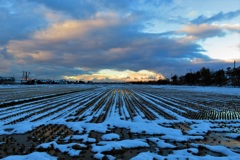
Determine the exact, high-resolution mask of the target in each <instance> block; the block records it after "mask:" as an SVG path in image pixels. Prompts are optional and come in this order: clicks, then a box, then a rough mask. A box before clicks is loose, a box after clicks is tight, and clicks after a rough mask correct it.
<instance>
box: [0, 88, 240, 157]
mask: <svg viewBox="0 0 240 160" xmlns="http://www.w3.org/2000/svg"><path fill="white" fill-rule="evenodd" d="M0 158H2V159H6V160H9V159H35V160H36V159H41V160H42V159H110V160H112V159H133V160H138V159H144V160H146V159H216V160H217V159H232V160H236V159H240V88H224V87H193V86H151V85H130V84H118V85H31V86H26V85H19V86H18V85H10V86H0Z"/></svg>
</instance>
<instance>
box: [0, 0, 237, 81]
mask: <svg viewBox="0 0 240 160" xmlns="http://www.w3.org/2000/svg"><path fill="white" fill-rule="evenodd" d="M239 7H240V1H239V0H231V1H228V0H221V1H218V0H210V1H206V0H203V1H201V3H199V2H196V1H194V0H192V1H188V2H187V3H185V1H181V0H176V1H174V0H173V1H170V0H153V1H151V0H131V1H130V0H121V1H110V0H96V1H95V0H94V1H91V0H61V1H59V0H46V1H42V0H0V24H1V25H0V76H12V75H14V76H15V77H17V78H19V77H20V76H21V73H22V71H25V70H27V71H30V72H31V73H32V74H31V76H32V78H51V79H62V78H71V79H76V80H80V79H81V80H92V79H93V80H94V81H124V80H156V79H158V78H161V77H162V75H163V76H164V77H167V78H169V77H170V75H171V74H179V75H181V74H185V73H186V72H189V71H190V70H191V71H194V70H197V69H200V68H201V67H203V66H205V67H210V68H212V69H222V68H223V69H225V68H226V67H228V66H230V65H232V64H231V63H232V61H233V59H236V60H238V61H239V58H240V51H239V49H240V48H239V46H240V33H239V32H240V24H239V23H240V8H239ZM231 36H232V37H238V38H239V39H238V38H234V39H232V40H231V42H230V41H229V40H228V38H229V37H231ZM214 38H218V39H220V40H221V41H224V40H226V43H224V44H222V43H221V45H219V44H220V42H219V43H217V42H216V43H215V42H214V41H213V42H211V40H212V39H214ZM208 41H210V42H211V48H210V49H206V48H209V46H208V44H207V43H206V42H208ZM221 47H222V51H223V50H224V51H225V50H227V49H228V48H230V47H231V49H229V53H220V52H219V58H213V56H212V55H211V53H212V52H216V51H217V50H219V48H220V49H221ZM227 51H228V50H227ZM215 54H216V53H215ZM229 55H231V56H232V58H229V57H227V56H229ZM225 56H226V57H225ZM114 73H115V74H117V75H121V74H122V76H120V77H119V76H115V75H114ZM131 76H132V77H131ZM91 77H92V79H91ZM130 77H131V78H130Z"/></svg>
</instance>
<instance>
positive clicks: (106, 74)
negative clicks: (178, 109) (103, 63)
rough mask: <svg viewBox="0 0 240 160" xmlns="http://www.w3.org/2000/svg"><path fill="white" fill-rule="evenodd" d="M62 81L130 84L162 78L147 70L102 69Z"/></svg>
mask: <svg viewBox="0 0 240 160" xmlns="http://www.w3.org/2000/svg"><path fill="white" fill-rule="evenodd" d="M64 79H67V80H83V81H94V82H130V81H153V80H159V79H164V76H163V75H162V74H160V73H155V72H153V71H149V70H140V71H138V72H135V71H131V70H124V71H118V70H112V69H103V70H100V71H98V72H96V73H92V74H83V75H77V76H64Z"/></svg>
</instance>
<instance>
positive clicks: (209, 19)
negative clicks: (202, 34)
mask: <svg viewBox="0 0 240 160" xmlns="http://www.w3.org/2000/svg"><path fill="white" fill-rule="evenodd" d="M238 16H240V10H237V11H231V12H227V13H223V12H219V13H218V14H215V15H213V16H211V17H206V16H204V15H200V16H198V17H197V18H195V19H193V20H192V21H191V22H192V23H194V24H202V23H211V22H215V21H224V20H230V19H232V18H235V17H238Z"/></svg>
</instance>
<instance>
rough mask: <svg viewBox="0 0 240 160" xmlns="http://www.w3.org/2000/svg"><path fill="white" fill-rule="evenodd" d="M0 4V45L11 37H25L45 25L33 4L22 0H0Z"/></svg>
mask: <svg viewBox="0 0 240 160" xmlns="http://www.w3.org/2000/svg"><path fill="white" fill-rule="evenodd" d="M0 4H1V5H0V23H1V26H0V36H1V38H0V45H5V44H7V43H8V41H9V40H12V39H18V40H20V39H24V38H27V37H28V36H29V35H30V34H31V33H33V32H34V31H35V30H37V29H39V28H40V27H44V26H46V21H45V19H44V17H43V16H42V15H41V13H39V12H37V11H34V8H36V6H35V5H34V4H31V3H25V1H22V0H19V1H15V0H12V1H5V0H1V1H0ZM36 17H38V18H36Z"/></svg>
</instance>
